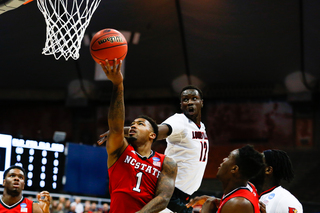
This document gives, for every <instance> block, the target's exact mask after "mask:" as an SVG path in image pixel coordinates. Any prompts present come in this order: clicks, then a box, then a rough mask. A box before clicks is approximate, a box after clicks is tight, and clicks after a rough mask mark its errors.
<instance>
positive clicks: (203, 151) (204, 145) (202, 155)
mask: <svg viewBox="0 0 320 213" xmlns="http://www.w3.org/2000/svg"><path fill="white" fill-rule="evenodd" d="M200 143H201V152H200V159H199V161H202V162H206V159H207V157H206V156H207V151H208V145H207V142H206V141H204V142H202V141H200Z"/></svg>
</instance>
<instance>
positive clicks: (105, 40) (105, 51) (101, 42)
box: [90, 28, 128, 66]
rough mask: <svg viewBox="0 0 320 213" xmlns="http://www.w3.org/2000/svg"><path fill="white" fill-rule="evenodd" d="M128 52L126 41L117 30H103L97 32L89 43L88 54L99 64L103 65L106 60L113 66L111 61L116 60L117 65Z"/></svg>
mask: <svg viewBox="0 0 320 213" xmlns="http://www.w3.org/2000/svg"><path fill="white" fill-rule="evenodd" d="M127 52H128V45H127V40H126V39H125V37H124V36H123V35H122V34H121V33H120V32H119V31H117V30H114V29H109V28H108V29H103V30H100V31H99V32H97V33H96V34H95V35H94V36H93V38H92V39H91V43H90V53H91V56H92V58H93V59H94V60H95V61H96V62H97V63H98V64H99V63H100V62H102V63H104V64H105V60H106V59H108V61H109V64H110V65H111V66H113V60H114V59H115V58H117V64H118V63H119V61H120V60H123V59H124V58H125V57H126V55H127Z"/></svg>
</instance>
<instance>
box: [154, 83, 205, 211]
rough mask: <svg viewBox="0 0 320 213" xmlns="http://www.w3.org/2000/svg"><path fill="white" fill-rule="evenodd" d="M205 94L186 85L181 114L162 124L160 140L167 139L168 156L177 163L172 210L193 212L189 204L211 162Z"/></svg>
mask: <svg viewBox="0 0 320 213" xmlns="http://www.w3.org/2000/svg"><path fill="white" fill-rule="evenodd" d="M202 96H203V95H202V91H201V90H200V89H199V88H197V87H195V86H186V87H184V88H183V89H182V91H181V93H180V105H181V106H180V108H181V110H182V113H176V114H174V115H172V116H171V117H169V118H167V119H166V120H165V121H164V122H162V124H161V125H159V140H161V139H165V138H166V141H167V148H166V150H165V155H167V156H169V157H171V158H173V159H174V160H175V161H176V162H177V165H178V174H177V178H176V184H175V187H176V188H175V191H174V193H173V195H172V197H171V200H170V202H169V205H168V207H167V208H168V209H170V210H171V211H172V212H177V213H185V212H192V208H187V207H186V204H187V203H188V202H189V199H190V197H191V195H192V194H193V193H194V192H195V191H197V190H198V189H199V187H200V185H201V182H202V178H203V175H204V171H205V168H206V165H207V162H208V152H209V141H208V137H207V134H206V128H205V125H204V124H203V123H202V122H201V108H202V107H203V97H202ZM163 212H170V211H163Z"/></svg>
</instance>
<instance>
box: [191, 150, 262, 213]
mask: <svg viewBox="0 0 320 213" xmlns="http://www.w3.org/2000/svg"><path fill="white" fill-rule="evenodd" d="M263 168H264V163H263V156H262V154H261V153H259V152H258V151H256V150H254V149H253V147H252V146H249V145H246V146H244V147H242V148H240V149H235V150H233V151H232V152H231V153H230V154H229V156H228V157H226V158H224V159H223V162H222V163H221V164H220V167H219V170H218V173H217V178H218V179H219V180H220V181H221V182H222V187H223V196H222V198H221V199H218V198H213V197H210V196H207V195H204V196H200V197H196V198H194V199H192V200H191V201H190V202H189V203H188V204H187V206H188V207H190V206H195V205H199V204H200V205H201V204H203V206H202V210H201V213H211V212H217V213H234V212H237V213H260V209H259V199H258V193H257V190H256V188H255V187H254V185H253V184H251V183H250V182H249V181H248V180H249V179H250V178H252V177H253V176H255V175H256V174H258V173H259V171H260V170H261V169H263Z"/></svg>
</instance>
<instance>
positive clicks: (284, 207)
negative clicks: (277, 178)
mask: <svg viewBox="0 0 320 213" xmlns="http://www.w3.org/2000/svg"><path fill="white" fill-rule="evenodd" d="M259 200H260V201H262V202H263V203H264V204H265V205H266V211H267V213H303V209H302V205H301V203H300V202H299V200H298V199H297V198H296V197H295V196H293V195H292V194H291V193H290V192H289V191H288V190H286V189H285V188H283V187H281V186H274V187H272V188H271V189H269V190H267V191H265V192H263V193H261V195H260V199H259Z"/></svg>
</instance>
